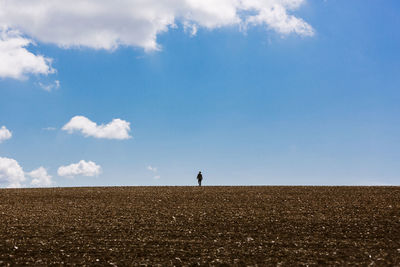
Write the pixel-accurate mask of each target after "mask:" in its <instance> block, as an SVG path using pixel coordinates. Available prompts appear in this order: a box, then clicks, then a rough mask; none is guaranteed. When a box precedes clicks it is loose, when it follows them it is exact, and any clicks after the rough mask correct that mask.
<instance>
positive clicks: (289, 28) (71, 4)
mask: <svg viewBox="0 0 400 267" xmlns="http://www.w3.org/2000/svg"><path fill="white" fill-rule="evenodd" d="M304 2H305V0H218V1H210V0H146V1H142V0H120V1H118V2H114V1H107V0H85V1H82V0H70V1H50V0H35V1H32V0H0V26H3V27H10V28H12V29H18V30H20V31H22V32H23V33H24V34H27V35H28V36H31V37H32V38H34V39H35V40H38V41H40V42H44V43H52V44H56V45H58V46H60V47H64V48H69V47H81V46H84V47H89V48H94V49H106V50H112V49H115V48H117V47H118V46H121V45H125V46H135V47H141V48H144V49H145V50H157V49H159V45H158V43H157V35H159V34H160V33H163V32H166V31H168V30H169V28H175V27H177V25H178V24H182V25H184V27H185V28H189V29H191V31H190V32H191V34H196V32H197V29H198V28H206V29H209V30H212V29H216V28H222V27H227V26H239V27H249V26H257V25H262V26H265V27H266V28H267V29H271V30H274V31H276V32H278V33H280V34H283V35H286V34H290V33H295V34H298V35H301V36H311V35H313V34H314V30H313V28H312V27H311V26H310V25H309V24H308V23H307V22H305V21H304V20H303V19H301V18H298V17H296V16H294V15H292V14H291V12H292V11H295V10H296V9H298V8H299V7H300V6H301V5H302V4H303V3H304ZM42 62H43V61H42ZM42 65H43V64H42ZM42 71H45V70H44V69H43V70H42Z"/></svg>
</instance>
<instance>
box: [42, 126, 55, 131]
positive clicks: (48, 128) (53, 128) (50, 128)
mask: <svg viewBox="0 0 400 267" xmlns="http://www.w3.org/2000/svg"><path fill="white" fill-rule="evenodd" d="M42 130H46V131H55V130H57V128H56V127H46V128H42Z"/></svg>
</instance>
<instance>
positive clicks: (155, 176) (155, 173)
mask: <svg viewBox="0 0 400 267" xmlns="http://www.w3.org/2000/svg"><path fill="white" fill-rule="evenodd" d="M147 169H148V170H149V171H151V172H152V173H154V177H153V178H154V179H160V178H161V176H160V175H157V173H158V169H157V168H156V167H153V166H151V165H149V166H147Z"/></svg>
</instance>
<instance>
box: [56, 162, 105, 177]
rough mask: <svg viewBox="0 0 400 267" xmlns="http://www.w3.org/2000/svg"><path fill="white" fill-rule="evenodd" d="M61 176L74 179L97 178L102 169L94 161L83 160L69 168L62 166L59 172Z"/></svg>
mask: <svg viewBox="0 0 400 267" xmlns="http://www.w3.org/2000/svg"><path fill="white" fill-rule="evenodd" d="M57 173H58V175H59V176H66V177H74V176H78V175H82V176H97V175H99V174H100V173H101V167H100V166H99V165H96V163H94V162H93V161H84V160H81V161H79V162H78V163H74V164H71V165H68V166H61V167H60V168H58V171H57Z"/></svg>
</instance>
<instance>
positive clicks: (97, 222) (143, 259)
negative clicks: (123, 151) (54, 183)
mask: <svg viewBox="0 0 400 267" xmlns="http://www.w3.org/2000/svg"><path fill="white" fill-rule="evenodd" d="M372 263H375V264H377V265H400V187H267V186H265V187H201V188H198V187H104V188H54V189H53V188H50V189H3V190H0V265H8V264H11V265H15V264H36V265H48V264H88V265H96V264H98V265H141V264H144V265H157V264H161V265H198V264H200V265H210V264H211V265H223V264H229V265H239V266H241V265H255V264H258V265H277V264H283V265H286V266H287V265H295V264H296V265H297V264H308V265H320V264H331V265H332V264H335V265H344V264H348V265H353V264H362V265H367V264H372Z"/></svg>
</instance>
